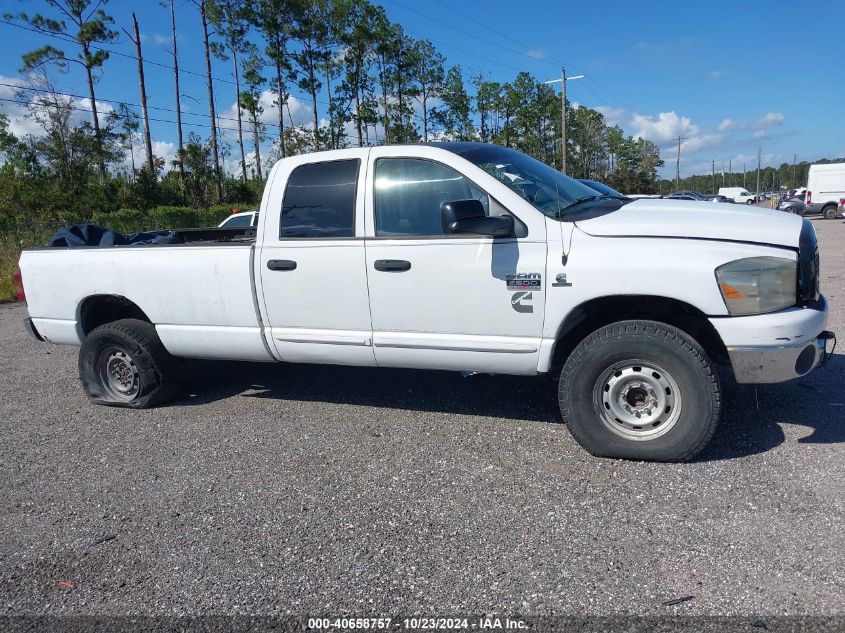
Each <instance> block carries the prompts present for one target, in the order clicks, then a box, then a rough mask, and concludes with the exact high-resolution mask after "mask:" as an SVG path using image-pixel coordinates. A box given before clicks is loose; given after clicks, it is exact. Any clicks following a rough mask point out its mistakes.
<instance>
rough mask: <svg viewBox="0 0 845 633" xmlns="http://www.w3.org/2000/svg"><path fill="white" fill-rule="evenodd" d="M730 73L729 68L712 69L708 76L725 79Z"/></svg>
mask: <svg viewBox="0 0 845 633" xmlns="http://www.w3.org/2000/svg"><path fill="white" fill-rule="evenodd" d="M728 75H730V72H728V71H727V70H711V71H710V72H709V73H707V76H708V77H709V78H710V79H714V80H719V79H724V78H725V77H727V76H728Z"/></svg>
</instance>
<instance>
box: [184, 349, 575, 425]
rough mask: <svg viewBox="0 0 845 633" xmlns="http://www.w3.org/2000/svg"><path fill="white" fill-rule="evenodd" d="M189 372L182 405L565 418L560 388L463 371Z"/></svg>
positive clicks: (225, 365)
mask: <svg viewBox="0 0 845 633" xmlns="http://www.w3.org/2000/svg"><path fill="white" fill-rule="evenodd" d="M191 368H192V369H191V372H190V373H191V375H192V378H191V379H190V380H189V385H188V386H189V388H190V394H191V395H190V396H189V397H187V398H183V399H181V400H179V401H178V402H176V403H175V404H177V405H183V406H184V405H202V404H207V403H210V402H214V401H217V400H222V399H224V398H229V397H232V396H240V397H245V398H269V399H273V400H295V401H300V402H328V403H333V404H349V405H356V406H365V407H379V408H389V409H400V410H409V411H425V412H436V413H443V414H447V415H449V414H460V415H475V416H485V417H493V418H503V419H512V420H526V421H535V422H559V421H560V412H559V411H558V409H557V406H556V401H555V398H554V389H555V386H554V384H553V382H552V381H551V379H549V378H537V377H520V376H500V375H496V376H491V375H489V374H477V375H472V376H469V377H466V378H464V377H462V376H461V374H460V373H459V372H446V371H424V370H415V369H382V368H375V367H341V366H333V365H299V364H297V365H285V364H276V365H273V364H263V363H262V364H259V363H236V362H212V361H201V362H200V361H197V362H193V363H191ZM210 376H213V377H214V378H213V379H211V378H210Z"/></svg>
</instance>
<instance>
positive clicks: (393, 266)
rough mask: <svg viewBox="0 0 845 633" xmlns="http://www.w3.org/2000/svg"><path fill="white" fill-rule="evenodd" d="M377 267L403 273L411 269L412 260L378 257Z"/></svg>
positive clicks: (386, 270)
mask: <svg viewBox="0 0 845 633" xmlns="http://www.w3.org/2000/svg"><path fill="white" fill-rule="evenodd" d="M375 269H376V270H381V271H383V272H390V273H401V272H404V271H406V270H411V262H408V261H405V260H404V259H377V260H376V263H375Z"/></svg>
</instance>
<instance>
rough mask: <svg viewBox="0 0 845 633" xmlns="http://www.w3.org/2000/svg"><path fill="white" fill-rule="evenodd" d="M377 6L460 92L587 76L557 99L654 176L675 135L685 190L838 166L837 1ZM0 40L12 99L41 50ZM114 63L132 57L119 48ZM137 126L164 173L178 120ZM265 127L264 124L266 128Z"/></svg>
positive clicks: (840, 13) (417, 0) (151, 82)
mask: <svg viewBox="0 0 845 633" xmlns="http://www.w3.org/2000/svg"><path fill="white" fill-rule="evenodd" d="M45 4H46V3H43V2H41V0H27V1H23V2H19V1H17V0H0V8H2V13H6V12H9V11H18V10H27V11H30V12H36V11H38V10H42V9H43V8H44V5H45ZM382 5H383V6H384V8H385V9H386V10H387V12H388V15H389V16H390V18H391V19H392V20H394V21H397V22H399V23H400V24H402V25H403V26H404V27H405V29H406V31H407V32H409V33H410V34H411V35H413V36H414V37H418V38H428V39H430V40H431V41H432V42H433V43H434V44H435V45H436V46H437V47H438V48H439V49H440V51H441V52H442V53H443V54H444V55H445V56H446V58H447V61H448V63H449V64H460V65H461V66H462V68H463V70H464V73H465V76H466V77H469V76H470V75H477V74H478V73H479V72H482V73H484V74H485V75H487V76H488V77H489V78H490V79H493V80H497V81H509V80H511V79H512V78H513V77H514V76H515V74H516V72H517V71H518V70H526V71H529V72H530V73H532V74H533V75H534V76H536V77H537V78H538V79H554V78H556V77H559V76H560V65H561V62H565V64H566V66H567V72H568V73H569V74H570V75H576V74H585V75H586V78H585V79H582V80H578V81H572V82H570V83H569V84H568V91H569V97H570V99H571V100H572V101H574V102H576V103H581V104H584V105H587V106H589V107H593V108H598V109H600V110H601V111H602V112H604V113H605V115H606V117H607V119H608V120H609V122H611V123H619V124H620V125H621V126H622V127H623V128H624V129H625V131H626V132H627V133H629V134H634V135H640V136H644V137H646V138H649V139H651V140H654V141H655V142H657V143H658V144H659V145H660V146H661V148H664V149H663V152H662V155H663V158H664V160H665V161H666V167H665V168H664V169H663V172H662V173H663V175H674V161H675V152H676V150H675V146H676V143H674V144H673V142H672V141H671V139H672V138H673V137H674V138H677V136H678V135H679V134H680V135H682V136H684V137H686V138H687V139H688V140H686V141H685V142H684V146H683V151H682V165H681V171H682V173H683V174H689V173H702V172H709V171H710V161H711V160H715V161H716V169H717V171H718V170H720V169H721V166H722V165H724V168H725V169H727V163H728V160H731V161H732V164H733V168H734V170H739V169H741V168H742V165H743V164H745V165H746V167H747V168H748V169H750V168H751V167H752V165H753V164H754V163H755V162H756V154H757V148H758V146H760V147H761V148H762V153H763V157H764V163H766V164H780V163H781V162H791V161H792V157H793V154H797V155H798V158H799V160H811V161H812V160H815V159H818V158H823V157H843V156H845V125H843V118H844V117H843V114H845V64H843V53H842V52H841V50H837V49H838V48H839V43H840V41H841V37H842V26H843V25H845V2H842V1H841V0H818V1H816V2H806V3H802V4H798V3H795V2H786V1H783V0H768V1H764V0H734V1H733V2H721V1H711V2H709V3H707V4H704V3H691V2H678V1H677V0H674V1H662V0H641V1H640V2H631V1H630V0H628V1H618V0H612V1H606V2H563V1H560V0H558V1H553V0H542V1H535V2H523V3H515V2H513V0H460V1H459V0H384V1H383V2H382ZM176 6H177V29H178V33H179V48H180V64H181V66H182V68H183V69H184V70H187V71H195V72H197V73H202V71H203V67H204V61H203V56H202V33H201V28H200V21H199V15H198V13H197V11H196V9H195V7H194V5H193V4H192V3H191V2H189V1H188V0H177V5H176ZM133 8H134V9H135V10H136V11H137V14H138V20H139V22H140V26H141V32H142V38H143V45H144V56H145V58H147V59H148V60H149V61H150V62H161V63H163V64H169V63H170V58H169V52H168V49H167V46H168V42H169V28H170V26H169V25H170V22H169V19H170V16H169V11H168V10H166V9H164V8H162V7H160V6H159V3H158V1H157V0H139V1H138V2H131V3H130V2H128V1H126V0H112V2H111V3H110V4H109V5H108V6H107V9H108V11H109V12H110V13H111V14H112V15H113V16H114V17H115V19H116V22H117V25H118V26H120V27H126V28H129V27H130V25H131V11H132V9H133ZM0 33H2V36H3V41H4V42H5V45H4V55H3V56H2V57H1V58H0V83H7V84H9V83H15V82H16V81H17V78H18V68H19V66H20V56H21V54H22V53H24V52H26V51H28V50H31V49H33V48H35V47H37V46H39V45H41V44H42V43H46V41H47V40H45V39H44V38H42V37H40V36H38V35H35V34H32V33H28V32H26V31H23V30H20V29H17V28H14V27H12V26H8V25H5V24H0ZM53 43H54V44H55V43H56V42H53ZM111 48H112V49H113V50H115V51H120V52H123V53H126V54H131V53H132V52H133V47H132V43H131V42H130V41H129V39H128V38H127V37H126V36H125V35H122V36H121V39H120V42H118V43H117V44H114V45H112V46H111ZM145 72H146V75H147V82H148V94H149V97H150V98H149V104H150V106H154V107H161V108H173V106H174V95H173V85H172V83H173V79H172V73H171V72H170V71H169V70H168V69H166V68H162V67H157V66H155V65H152V64H147V66H146V68H145ZM214 74H215V76H216V77H219V78H221V79H231V64H230V63H228V62H222V61H218V60H215V61H214ZM56 83H57V85H58V87H59V89H61V90H63V91H65V92H69V93H74V94H80V95H84V94H86V88H85V83H84V80H83V76H82V74H81V72H79V71H78V70H77V69H72V70H71V71H70V72H69V73H68V74H67V75H64V76H57V78H56ZM182 92H183V98H182V105H183V108H185V109H186V116H185V119H184V120H185V122H186V123H196V124H197V125H196V126H191V125H186V126H185V132H186V133H187V132H188V131H190V130H194V131H197V132H198V133H200V134H201V135H205V134H207V132H208V130H207V127H204V126H205V125H206V124H207V123H208V118H207V117H204V116H203V115H204V114H206V113H207V111H208V106H207V102H206V89H205V84H204V80H203V79H202V78H201V77H198V76H193V75H190V74H183V76H182ZM215 93H216V95H215V98H216V101H217V105H218V110H219V112H220V113H221V116H233V114H234V110H233V108H234V102H235V97H234V88H233V86H231V85H230V84H226V83H223V82H218V83H217V84H216V86H215ZM294 94H295V95H296V92H294ZM296 96H299V97H300V98H301V97H302V95H296ZM97 97H98V100H99V99H103V100H106V99H108V100H114V101H117V100H126V101H131V102H132V103H138V101H139V96H138V85H137V75H136V70H135V62H134V60H132V59H128V58H123V57H118V56H112V57H111V58H110V59H109V60H108V61H107V62H106V68H105V72H104V74H103V77H102V79H101V81H100V83H99V85H98V86H97ZM0 98H6V99H9V98H14V89H13V88H10V87H8V86H3V85H0ZM80 104H81V105H84V102H80ZM306 104H307V100H305V99H302V100H301V101H300V100H299V99H294V101H293V103H292V106H293V107H292V115H293V117H294V119H295V120H297V121H306V120H307V119H308V113H309V111H308V106H307V105H306ZM321 107H323V106H321ZM0 111H2V112H6V113H7V114H8V115H9V116H10V118H12V120H13V130H14V131H17V132H18V133H25V132H34V131H35V130H36V127H35V125H34V123H33V122H31V121H27V120H26V119H24V118H23V115H24V114H25V113H24V112H22V111H21V110H20V109H19V108H18V107H17V106H15V105H14V104H12V103H9V102H8V101H0ZM321 114H322V113H321ZM80 116H86V115H85V114H84V113H80ZM150 116H151V117H153V118H156V119H161V121H153V122H152V124H151V127H152V135H153V139H154V142H155V145H154V148H155V150H156V153H157V154H159V155H163V156H166V157H170V156H171V155H172V152H173V149H174V144H175V140H176V132H175V126H174V125H173V124H172V123H168V122H166V121H170V120H172V119H174V117H175V115H174V114H173V113H172V112H167V111H164V110H154V109H153V110H151V111H150ZM266 117H267V120H268V121H272V120H273V118H274V117H273V115H272V113H270V112H268V113H267V114H266ZM222 124H223V125H224V126H225V125H229V126H234V123H233V122H227V121H224V122H222ZM271 132H272V131H271Z"/></svg>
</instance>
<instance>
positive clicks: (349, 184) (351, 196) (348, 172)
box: [279, 158, 361, 240]
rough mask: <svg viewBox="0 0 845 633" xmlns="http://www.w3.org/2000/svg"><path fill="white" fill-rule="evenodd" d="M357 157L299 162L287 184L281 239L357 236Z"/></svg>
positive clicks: (358, 162) (358, 166) (358, 163)
mask: <svg viewBox="0 0 845 633" xmlns="http://www.w3.org/2000/svg"><path fill="white" fill-rule="evenodd" d="M360 164H361V161H360V160H359V159H357V158H355V159H349V160H336V161H327V162H321V163H309V164H307V165H300V166H299V167H297V168H296V169H294V170H293V172H292V173H291V175H290V177H289V178H288V182H287V186H286V187H285V195H284V199H283V201H282V211H281V218H280V223H279V227H280V228H279V238H280V239H283V240H284V239H301V238H316V239H319V238H322V239H335V238H347V237H354V236H355V206H356V193H357V187H358V171H359V168H360Z"/></svg>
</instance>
